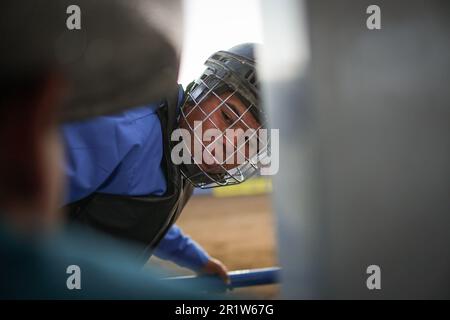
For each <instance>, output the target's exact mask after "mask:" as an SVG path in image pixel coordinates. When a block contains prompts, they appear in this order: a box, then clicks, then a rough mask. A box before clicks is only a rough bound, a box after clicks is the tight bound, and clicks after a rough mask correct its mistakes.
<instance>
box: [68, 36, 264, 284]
mask: <svg viewBox="0 0 450 320" xmlns="http://www.w3.org/2000/svg"><path fill="white" fill-rule="evenodd" d="M206 65H207V69H206V70H205V72H204V73H203V74H202V75H201V77H200V78H199V79H198V80H196V81H194V82H193V83H191V84H190V85H189V86H188V88H187V90H186V92H184V91H183V90H182V88H181V86H180V88H179V92H177V94H176V97H174V98H169V99H167V100H165V101H162V102H161V103H160V104H155V105H150V106H143V107H138V108H135V109H133V110H130V111H126V112H124V113H122V114H117V115H113V116H105V117H99V118H96V119H94V120H91V121H88V122H78V123H72V124H69V125H66V126H64V127H63V136H64V139H65V141H66V158H67V160H66V174H67V175H68V177H69V183H70V185H69V190H70V193H69V195H68V197H67V198H66V203H68V204H69V205H68V206H67V207H68V208H69V215H70V217H71V218H72V219H73V220H75V221H77V222H80V223H83V224H86V225H89V226H91V227H93V228H96V229H98V230H101V231H103V232H107V233H109V234H111V235H113V236H115V237H118V238H120V239H126V240H131V241H134V242H138V243H140V244H142V245H143V246H144V248H145V250H144V255H143V256H144V258H145V259H147V258H148V257H149V256H150V254H151V252H153V253H154V254H155V255H157V256H159V257H161V258H163V259H168V260H172V261H174V262H175V263H177V264H179V265H182V266H186V267H189V268H191V269H193V270H196V271H200V272H206V273H215V274H219V275H220V276H221V277H222V278H223V279H226V278H227V275H226V268H225V266H224V265H223V264H222V263H221V262H220V261H218V260H216V259H214V258H210V257H209V256H208V255H207V254H206V252H205V251H204V250H203V249H202V248H201V247H200V246H199V245H198V244H196V243H195V242H194V241H192V240H191V239H190V238H189V237H187V236H185V235H183V233H182V232H181V230H180V228H178V227H177V226H176V225H174V222H175V221H176V219H177V218H178V216H179V214H180V212H181V210H182V209H183V207H184V205H185V204H186V202H187V200H188V199H189V197H190V196H191V194H192V190H193V187H200V188H209V187H216V186H224V185H229V184H235V183H240V182H243V181H244V180H245V179H246V178H248V177H249V176H250V175H252V174H254V173H255V172H257V170H258V162H257V159H255V156H257V155H258V152H255V151H254V150H253V149H254V148H251V147H250V143H249V142H250V140H251V139H248V137H246V138H244V140H243V143H241V144H238V142H239V140H240V139H239V138H240V136H241V135H240V134H238V135H235V136H234V137H233V138H230V137H229V136H227V135H225V132H226V131H227V130H230V129H239V128H240V129H242V130H243V131H244V130H248V129H252V130H257V129H259V128H261V127H262V126H263V121H262V120H261V119H262V113H261V112H260V109H259V103H258V87H257V83H256V72H255V59H254V45H253V44H249V43H247V44H241V45H238V46H235V47H233V48H231V49H230V50H228V51H219V52H217V53H215V54H214V55H212V56H211V57H210V58H209V59H208V60H207V62H206ZM198 129H201V130H204V131H205V132H206V131H208V129H216V130H217V131H219V134H216V135H215V137H214V139H212V140H211V137H209V138H208V137H203V136H199V135H198V134H197V131H198ZM177 130H184V132H185V134H184V135H183V136H184V137H186V133H187V134H188V135H190V136H192V137H193V139H191V140H190V142H187V140H184V139H182V144H183V145H184V146H186V149H185V150H187V152H188V156H189V158H190V159H192V160H193V161H192V162H190V163H186V162H185V163H179V162H177V161H173V160H174V159H173V158H174V155H175V154H176V152H175V153H174V152H173V151H174V149H175V142H176V139H174V136H175V134H174V133H175V132H176V131H177ZM253 136H255V134H253ZM218 143H219V144H221V147H223V148H224V151H226V152H224V153H225V154H226V156H225V157H218V156H217V155H216V153H215V152H214V150H213V151H212V152H211V150H212V149H211V147H212V146H213V145H215V146H217V144H218ZM194 144H197V145H200V150H201V152H202V154H203V155H206V157H209V161H204V162H203V161H198V158H197V157H196V156H195V154H194V152H193V151H194V149H195V148H194ZM230 145H231V147H230ZM257 145H258V144H257ZM225 149H226V150H225ZM263 149H265V146H263V147H261V144H259V147H257V151H261V150H263ZM215 150H218V149H217V148H216V149H215ZM237 155H240V158H241V161H240V162H238V163H236V162H235V161H234V162H233V161H230V159H231V158H233V159H234V158H235V156H237ZM185 156H186V154H185ZM242 158H243V160H242ZM205 160H206V159H205Z"/></svg>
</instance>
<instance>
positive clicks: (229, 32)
mask: <svg viewBox="0 0 450 320" xmlns="http://www.w3.org/2000/svg"><path fill="white" fill-rule="evenodd" d="M183 5H184V14H185V16H184V23H185V27H184V44H183V54H182V57H181V70H180V75H179V78H178V82H179V83H181V84H183V85H184V86H186V85H187V84H189V82H191V81H192V80H194V79H196V78H198V77H199V76H200V74H201V73H202V72H203V70H204V68H205V67H204V65H203V63H204V62H205V60H206V59H207V58H208V57H209V56H210V55H211V54H213V53H214V52H216V51H218V50H224V49H229V48H231V47H232V46H234V45H236V44H239V43H243V42H258V43H262V42H263V41H262V30H261V18H260V3H259V0H227V1H224V0H222V1H220V0H184V1H183Z"/></svg>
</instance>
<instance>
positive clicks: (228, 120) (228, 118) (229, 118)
mask: <svg viewBox="0 0 450 320" xmlns="http://www.w3.org/2000/svg"><path fill="white" fill-rule="evenodd" d="M222 116H223V117H224V119H225V121H226V122H228V123H229V124H232V123H233V119H231V117H230V116H228V115H227V114H226V112H224V111H223V110H222Z"/></svg>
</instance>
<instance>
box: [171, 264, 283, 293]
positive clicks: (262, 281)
mask: <svg viewBox="0 0 450 320" xmlns="http://www.w3.org/2000/svg"><path fill="white" fill-rule="evenodd" d="M280 273H281V268H279V267H271V268H260V269H248V270H236V271H231V272H229V273H228V276H229V279H230V283H229V284H226V283H224V282H223V281H222V279H220V278H219V277H217V276H181V277H170V278H166V279H164V280H167V281H173V282H176V283H177V284H179V285H181V284H184V285H188V286H194V287H197V288H199V289H202V290H206V291H225V290H227V289H230V290H231V289H234V288H242V287H249V286H258V285H266V284H275V283H278V282H279V281H280Z"/></svg>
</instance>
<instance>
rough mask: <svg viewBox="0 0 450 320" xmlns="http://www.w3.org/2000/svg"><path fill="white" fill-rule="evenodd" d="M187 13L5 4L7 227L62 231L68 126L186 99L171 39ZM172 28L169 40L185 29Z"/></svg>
mask: <svg viewBox="0 0 450 320" xmlns="http://www.w3.org/2000/svg"><path fill="white" fill-rule="evenodd" d="M73 4H76V5H78V6H79V8H80V10H81V29H78V30H70V29H69V28H68V27H67V24H66V21H67V19H68V17H69V14H68V13H67V9H68V7H69V6H71V5H73ZM179 6H180V3H179V1H177V0H173V1H161V2H159V1H156V2H153V1H145V0H136V1H133V4H130V2H129V1H126V0H99V1H89V0H77V1H75V2H73V1H68V0H67V1H66V0H61V1H53V0H41V1H21V0H4V1H2V10H1V11H0V38H1V39H2V41H1V42H2V43H1V47H2V50H0V87H1V91H0V148H1V152H0V214H1V218H2V219H1V220H7V221H8V222H12V223H13V224H15V225H17V226H19V227H20V228H26V229H29V228H31V229H35V228H37V229H42V228H44V227H45V228H46V227H48V226H51V225H54V224H55V222H57V220H58V219H57V216H58V215H57V214H56V212H57V209H58V207H59V206H60V204H61V203H60V201H61V200H62V199H61V198H60V196H62V194H63V190H62V186H63V183H62V181H61V175H62V170H61V167H60V166H62V165H63V159H62V152H61V150H62V148H61V144H60V140H59V138H58V128H59V124H60V123H61V122H65V121H72V120H80V119H84V118H86V117H90V116H96V115H101V114H106V113H113V112H115V111H119V110H121V109H124V108H127V107H132V106H135V105H142V104H146V103H150V102H154V101H158V100H160V98H161V97H162V96H165V95H167V94H169V93H172V91H173V90H175V89H176V86H177V83H176V79H177V72H178V66H179V52H178V47H179V43H177V41H175V40H177V39H176V38H174V37H173V36H174V35H173V34H166V33H165V31H163V30H166V29H167V28H166V27H167V26H165V25H164V23H165V21H169V20H168V19H166V18H167V16H168V15H169V14H170V15H174V14H177V13H179V12H180V8H179ZM170 23H171V26H170V28H169V29H170V30H169V33H170V31H172V28H173V27H174V26H176V25H177V24H180V23H181V22H180V21H179V19H177V20H176V21H171V22H170ZM173 30H178V28H174V29H173ZM150 61H152V62H151V63H150Z"/></svg>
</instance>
